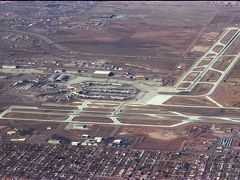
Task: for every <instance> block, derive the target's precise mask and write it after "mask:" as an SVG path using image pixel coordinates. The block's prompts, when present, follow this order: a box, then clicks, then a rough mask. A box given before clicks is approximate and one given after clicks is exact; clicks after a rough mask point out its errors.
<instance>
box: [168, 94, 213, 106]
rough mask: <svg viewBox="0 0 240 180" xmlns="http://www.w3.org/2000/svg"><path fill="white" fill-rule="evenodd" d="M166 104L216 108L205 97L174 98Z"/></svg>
mask: <svg viewBox="0 0 240 180" xmlns="http://www.w3.org/2000/svg"><path fill="white" fill-rule="evenodd" d="M164 104H174V105H190V106H216V105H215V104H213V103H212V102H211V101H209V100H208V99H206V98H205V97H194V98H191V97H177V96H175V97H172V98H170V99H169V100H167V101H166V102H165V103H164Z"/></svg>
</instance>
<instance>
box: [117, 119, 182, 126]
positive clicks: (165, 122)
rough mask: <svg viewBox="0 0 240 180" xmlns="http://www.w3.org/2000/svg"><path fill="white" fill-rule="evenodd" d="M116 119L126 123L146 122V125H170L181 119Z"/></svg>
mask: <svg viewBox="0 0 240 180" xmlns="http://www.w3.org/2000/svg"><path fill="white" fill-rule="evenodd" d="M118 120H119V121H120V122H122V123H126V124H146V125H163V126H170V125H173V124H177V123H180V122H181V121H177V120H163V121H161V120H149V119H146V120H138V119H135V120H133V119H129V118H118Z"/></svg>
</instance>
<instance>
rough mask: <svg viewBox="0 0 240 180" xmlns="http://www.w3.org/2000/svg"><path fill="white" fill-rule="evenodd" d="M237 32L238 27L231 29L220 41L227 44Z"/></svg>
mask: <svg viewBox="0 0 240 180" xmlns="http://www.w3.org/2000/svg"><path fill="white" fill-rule="evenodd" d="M236 32H237V30H236V29H232V30H230V31H229V32H228V33H227V34H226V35H225V37H224V38H223V39H222V40H221V41H220V42H221V43H223V44H226V43H227V42H228V41H229V40H230V39H231V38H232V37H233V35H234V34H235V33H236Z"/></svg>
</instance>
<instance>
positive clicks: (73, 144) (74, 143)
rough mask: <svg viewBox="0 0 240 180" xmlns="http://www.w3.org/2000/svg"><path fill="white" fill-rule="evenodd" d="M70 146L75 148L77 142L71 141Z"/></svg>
mask: <svg viewBox="0 0 240 180" xmlns="http://www.w3.org/2000/svg"><path fill="white" fill-rule="evenodd" d="M71 145H72V146H77V145H79V142H77V141H72V142H71Z"/></svg>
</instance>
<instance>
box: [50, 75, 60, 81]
mask: <svg viewBox="0 0 240 180" xmlns="http://www.w3.org/2000/svg"><path fill="white" fill-rule="evenodd" d="M59 76H60V74H53V75H52V76H51V77H50V78H49V79H48V80H49V81H52V82H54V81H56V79H57V78H58V77H59Z"/></svg>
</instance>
